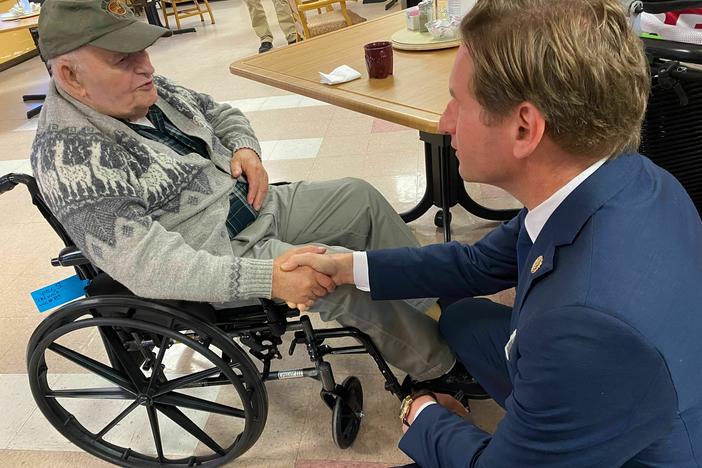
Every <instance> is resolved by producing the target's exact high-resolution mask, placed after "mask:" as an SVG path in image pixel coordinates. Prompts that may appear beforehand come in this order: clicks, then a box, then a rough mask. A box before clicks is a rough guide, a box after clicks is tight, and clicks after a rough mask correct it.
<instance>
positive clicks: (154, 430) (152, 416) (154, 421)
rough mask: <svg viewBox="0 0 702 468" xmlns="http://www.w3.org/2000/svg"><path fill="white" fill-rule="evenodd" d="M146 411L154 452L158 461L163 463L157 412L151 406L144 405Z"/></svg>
mask: <svg viewBox="0 0 702 468" xmlns="http://www.w3.org/2000/svg"><path fill="white" fill-rule="evenodd" d="M146 413H147V414H148V415H149V424H151V434H152V435H153V436H154V444H156V453H157V454H158V461H159V462H161V463H163V461H164V458H163V445H162V444H161V429H160V428H159V426H158V414H157V413H156V408H154V407H153V406H147V407H146Z"/></svg>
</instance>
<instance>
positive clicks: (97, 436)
mask: <svg viewBox="0 0 702 468" xmlns="http://www.w3.org/2000/svg"><path fill="white" fill-rule="evenodd" d="M137 406H139V400H134V402H132V404H131V405H129V406H127V407H126V408H125V409H124V411H122V412H121V413H119V414H118V415H117V417H116V418H115V419H113V420H112V421H110V423H109V424H108V425H107V426H105V427H103V428H102V430H101V431H100V432H98V433H97V434H95V439H100V438H102V437H104V436H105V434H107V433H108V432H110V431H111V430H112V428H113V427H115V426H116V425H117V424H119V422H120V421H121V420H123V419H124V418H126V417H127V415H129V413H131V412H132V411H134V408H136V407H137Z"/></svg>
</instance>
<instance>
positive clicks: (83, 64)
mask: <svg viewBox="0 0 702 468" xmlns="http://www.w3.org/2000/svg"><path fill="white" fill-rule="evenodd" d="M153 73H154V67H153V66H152V65H151V61H150V60H149V55H148V54H147V53H146V51H145V50H142V51H141V52H135V53H131V54H123V53H118V52H110V51H108V50H104V49H99V48H97V47H92V46H86V47H85V48H84V49H82V50H81V51H80V62H79V68H78V72H77V77H78V80H79V82H80V86H81V88H82V93H81V96H80V100H81V101H82V102H83V103H84V104H87V105H88V106H90V107H92V108H93V109H95V110H96V111H98V112H100V113H102V114H106V115H109V116H112V117H116V118H120V119H128V120H135V119H139V118H141V117H144V116H145V115H146V113H147V111H148V109H149V107H150V106H152V105H153V104H154V103H155V102H156V99H157V94H156V88H155V87H154V84H153Z"/></svg>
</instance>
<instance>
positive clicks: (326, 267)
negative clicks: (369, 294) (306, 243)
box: [280, 252, 353, 286]
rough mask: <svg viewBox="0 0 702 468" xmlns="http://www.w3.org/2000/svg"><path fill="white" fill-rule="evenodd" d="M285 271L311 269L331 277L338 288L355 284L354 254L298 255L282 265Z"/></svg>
mask: <svg viewBox="0 0 702 468" xmlns="http://www.w3.org/2000/svg"><path fill="white" fill-rule="evenodd" d="M280 267H281V268H282V270H283V271H293V270H294V269H296V268H300V267H310V268H313V269H315V270H317V271H318V272H320V273H324V274H325V275H327V276H329V277H331V279H332V280H334V283H335V284H336V285H337V286H340V285H342V284H353V254H350V253H343V254H332V255H320V254H319V253H316V252H306V253H296V254H295V255H292V256H291V257H290V258H289V259H288V260H287V261H286V262H284V263H282V264H281V265H280Z"/></svg>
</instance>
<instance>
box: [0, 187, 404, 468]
mask: <svg viewBox="0 0 702 468" xmlns="http://www.w3.org/2000/svg"><path fill="white" fill-rule="evenodd" d="M18 184H24V185H26V186H27V189H28V190H29V193H30V195H31V198H32V203H33V204H34V205H35V206H36V207H37V209H38V210H39V211H40V212H41V214H42V216H43V217H44V218H45V219H46V221H47V222H48V223H49V224H50V225H51V227H52V228H53V230H54V231H55V232H56V234H57V235H58V236H59V237H60V238H61V240H62V241H63V243H64V244H65V246H66V247H65V248H64V249H63V250H62V251H61V252H60V253H59V255H58V257H57V258H54V259H52V260H51V263H52V265H53V266H64V267H73V268H74V269H75V271H76V272H77V274H78V276H79V277H80V278H81V279H87V280H89V281H90V283H89V284H88V286H87V287H86V298H83V299H78V300H76V301H74V302H70V303H68V304H66V305H64V306H62V307H60V308H58V309H57V310H55V311H54V312H52V314H51V315H50V316H49V317H48V318H46V319H45V320H44V321H43V322H42V323H41V324H40V325H39V326H38V327H37V329H36V330H35V331H34V333H33V335H32V337H31V338H30V340H29V343H28V346H27V370H28V374H29V380H30V388H31V390H32V394H33V397H34V399H35V401H36V402H37V405H38V407H39V408H40V410H41V411H42V413H43V414H44V415H45V416H46V418H47V419H48V420H49V422H50V423H51V424H52V425H53V426H54V427H55V428H56V429H57V430H58V431H59V432H61V433H62V434H63V435H64V436H65V437H66V438H68V439H69V440H70V441H71V442H73V443H74V444H76V445H78V446H79V447H81V448H82V449H84V450H85V451H87V452H89V453H91V454H93V455H95V456H98V457H100V458H102V459H104V460H106V461H109V462H111V463H115V464H119V465H123V466H164V465H166V466H219V465H221V464H222V463H225V462H227V461H230V460H232V459H234V458H236V457H238V456H240V455H242V454H243V453H244V452H245V451H246V450H248V449H249V448H250V447H251V446H253V444H254V443H255V442H256V440H257V439H258V437H259V436H260V435H261V432H262V431H263V428H264V426H265V421H266V416H267V407H268V400H267V394H266V390H265V385H264V383H265V382H268V381H271V380H283V379H293V378H312V379H316V380H318V381H320V382H321V384H322V389H321V391H320V396H321V398H322V400H323V401H324V403H325V404H326V405H327V406H328V407H329V408H330V409H331V410H332V435H333V438H334V442H335V443H336V445H337V446H339V447H340V448H347V447H349V446H351V444H352V443H353V442H354V440H355V438H356V435H357V434H358V430H359V428H360V424H361V420H362V418H363V391H362V387H361V383H360V381H359V380H358V379H357V378H356V377H353V376H351V377H348V378H347V379H345V380H344V382H343V383H342V384H338V383H337V382H336V381H335V379H334V374H333V372H332V367H331V364H330V363H329V362H327V361H325V359H324V357H325V356H328V355H346V354H363V353H368V354H370V356H371V357H372V358H373V360H374V361H375V363H376V365H377V367H378V369H379V370H380V372H381V374H382V375H383V377H384V378H385V389H386V390H388V391H390V392H391V393H393V394H394V395H395V396H397V398H398V399H400V400H401V399H402V398H403V397H404V396H405V391H404V390H403V387H402V386H401V385H400V383H399V382H398V380H397V378H396V377H395V375H394V374H393V372H392V370H391V369H390V367H389V366H388V364H387V363H386V362H385V360H384V359H383V357H382V356H381V355H380V352H379V351H378V349H377V348H376V346H375V344H374V343H373V341H372V340H371V338H370V337H369V336H368V335H366V334H365V333H363V332H361V331H360V330H358V329H357V328H353V327H339V328H327V329H321V330H315V329H314V328H313V326H312V323H311V322H310V319H309V317H307V316H300V312H299V311H298V310H297V309H289V308H288V307H287V306H286V305H280V304H276V303H274V302H273V301H270V300H267V299H260V302H261V305H260V306H255V305H254V306H244V307H240V308H234V309H221V310H216V309H214V308H213V307H212V306H211V305H209V304H205V303H195V302H186V301H161V300H150V299H144V298H140V297H136V296H134V295H133V294H132V293H131V292H129V291H128V290H127V288H126V287H124V286H122V285H121V284H119V283H117V282H116V281H114V280H112V279H111V278H109V277H108V276H107V275H106V274H105V273H102V272H100V271H99V270H97V269H96V268H95V267H94V266H93V265H91V264H90V262H89V261H88V260H87V259H86V258H85V257H84V256H83V255H82V253H81V252H80V251H79V250H78V248H77V247H75V245H74V244H73V242H72V241H71V239H70V237H69V236H68V234H67V233H66V231H65V230H64V229H63V227H62V226H61V224H60V223H59V222H58V220H57V219H56V218H55V217H54V215H53V214H52V213H51V211H50V210H49V208H48V206H47V205H46V203H45V202H44V200H43V199H42V197H41V194H40V192H39V188H38V185H37V183H36V180H35V179H34V178H33V177H31V176H28V175H25V174H8V175H5V176H3V177H0V194H2V193H4V192H6V191H9V190H11V189H13V188H14V187H15V186H16V185H18ZM86 317H87V318H86ZM203 317H204V318H205V319H203ZM92 327H94V328H97V330H98V331H99V335H100V337H101V340H102V343H103V345H104V348H105V352H106V354H107V358H108V360H109V362H110V364H111V366H112V367H109V366H107V365H105V364H104V363H101V362H98V361H96V360H94V359H92V358H90V357H89V356H85V355H82V354H81V353H78V352H76V351H74V350H71V349H69V348H67V347H65V346H63V345H61V344H59V343H57V341H58V340H59V339H60V338H61V337H63V336H66V335H68V334H70V333H73V332H76V331H79V330H84V329H89V328H92ZM288 331H292V332H294V336H293V339H292V342H291V346H290V349H289V350H288V353H289V355H292V354H293V352H294V350H295V347H296V346H297V345H298V344H301V345H304V346H305V348H306V351H307V355H308V357H309V360H310V361H311V362H312V366H310V367H305V368H295V369H287V370H280V371H271V361H272V360H273V359H281V358H282V355H281V353H280V350H279V348H278V347H279V346H280V345H281V344H282V342H283V341H282V339H281V337H282V336H283V334H285V333H286V332H288ZM348 337H352V338H354V339H355V340H356V341H357V342H358V343H359V344H358V345H355V346H342V347H333V346H330V345H329V344H326V343H324V342H325V340H331V339H336V338H348ZM235 338H236V339H238V341H239V342H240V343H241V344H242V345H243V346H245V347H247V348H249V354H250V355H252V356H253V357H255V358H256V359H257V360H259V361H260V362H261V363H262V370H261V371H259V370H258V369H257V368H256V366H255V365H254V364H253V362H252V360H251V359H250V357H249V356H248V355H247V354H246V352H245V351H244V350H243V349H242V347H241V346H239V345H238V344H237V343H236V342H235V341H234V339H235ZM174 343H181V344H184V345H186V346H187V347H188V348H190V349H191V350H193V352H197V353H199V354H200V356H201V357H204V359H205V360H208V362H210V363H211V364H212V367H210V368H209V369H205V370H203V371H200V372H197V373H194V374H192V375H189V376H183V377H178V378H176V379H173V380H168V378H167V377H166V376H165V373H164V372H163V359H164V355H165V353H166V351H167V349H169V348H170V347H171V346H172V345H173V344H174ZM211 347H214V348H215V349H217V350H219V351H220V352H221V353H220V354H221V356H220V355H218V354H217V353H215V352H213V351H212V350H211V349H210V348H211ZM156 349H158V352H155V351H156ZM47 350H50V351H52V352H53V353H55V354H57V355H59V356H61V357H63V358H64V359H67V360H68V361H70V362H72V363H74V364H76V365H78V366H80V367H82V368H84V369H87V370H88V371H90V372H92V373H94V374H95V375H97V376H99V377H101V378H102V379H104V380H107V381H109V382H111V383H112V384H114V385H115V387H111V388H90V389H69V390H54V389H52V388H51V385H49V383H48V381H47V373H48V368H47V361H46V356H47ZM142 371H143V372H142ZM144 372H150V375H146V374H145V373H144ZM219 385H233V387H234V388H235V390H236V392H237V394H238V395H239V397H240V399H241V403H242V408H233V407H230V406H226V405H222V404H220V403H216V402H208V401H206V400H203V399H200V398H195V397H191V396H188V395H185V394H182V393H180V392H176V391H175V390H181V389H188V388H199V387H208V386H219ZM62 398H65V399H71V398H83V399H118V400H119V399H122V400H133V402H132V403H131V404H130V405H129V406H128V407H127V408H125V409H124V410H123V411H122V412H121V413H120V414H118V415H117V417H115V418H114V419H113V420H112V421H110V422H109V423H108V424H107V425H106V426H104V427H103V428H102V430H100V431H98V432H91V431H90V430H88V429H86V428H85V427H84V426H83V425H82V424H80V422H79V421H78V420H77V419H76V417H75V416H74V415H73V414H71V413H70V412H69V411H68V410H67V409H66V408H65V407H63V406H62V405H61V404H60V403H59V402H58V399H62ZM139 406H144V407H145V408H146V410H147V415H148V419H149V423H150V426H151V432H152V436H153V440H154V445H155V449H156V456H155V457H154V456H152V455H148V454H144V453H139V452H138V451H136V450H132V449H131V448H130V447H122V446H118V445H116V444H114V443H111V442H108V441H107V440H105V437H106V436H107V434H108V433H109V432H110V431H111V430H113V429H114V428H115V427H116V426H117V425H119V423H120V422H121V421H122V420H124V418H125V417H127V415H129V414H130V413H131V412H132V411H134V410H135V409H136V408H137V407H139ZM179 408H188V409H195V410H200V411H206V412H210V414H218V415H225V416H229V417H235V418H238V419H243V420H244V429H243V430H242V432H241V433H240V434H238V435H237V436H236V437H234V438H233V439H234V442H233V443H232V444H231V445H230V446H227V447H223V446H221V445H220V444H219V443H218V442H216V441H214V440H213V439H212V438H211V437H210V436H209V435H208V434H207V433H206V432H205V431H203V430H202V429H200V428H199V427H197V425H196V424H195V423H193V422H192V421H191V420H190V419H189V418H188V417H187V416H186V415H185V414H184V413H183V412H182V411H180V409H179ZM159 413H160V414H162V415H165V416H166V417H167V418H168V419H170V420H171V421H173V422H174V423H175V424H176V425H178V426H180V427H181V428H182V429H183V430H185V431H186V432H188V433H189V434H191V435H192V436H193V437H195V438H196V439H197V440H199V442H200V443H201V445H204V446H205V447H207V448H208V449H209V452H208V453H206V454H204V455H202V454H193V455H191V456H189V457H181V458H176V459H173V458H168V457H167V456H166V454H165V452H164V447H163V443H162V440H161V435H160V425H159V417H158V415H159Z"/></svg>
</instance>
